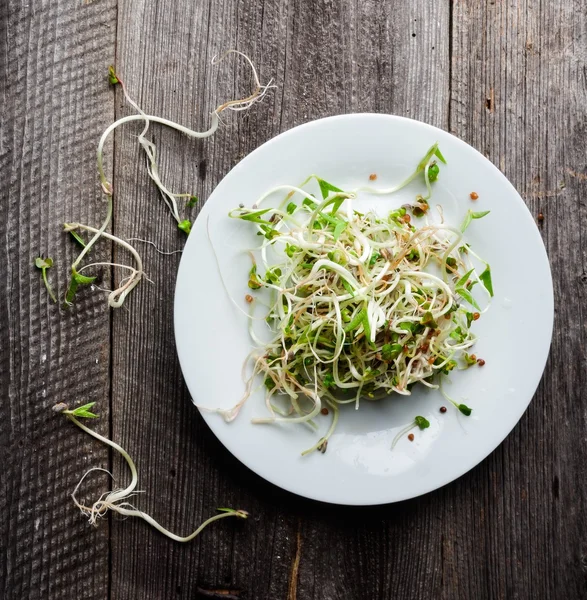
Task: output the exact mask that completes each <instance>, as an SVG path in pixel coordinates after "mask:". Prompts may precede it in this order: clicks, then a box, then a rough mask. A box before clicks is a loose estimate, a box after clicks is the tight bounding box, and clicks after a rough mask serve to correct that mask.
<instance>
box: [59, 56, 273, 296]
mask: <svg viewBox="0 0 587 600" xmlns="http://www.w3.org/2000/svg"><path fill="white" fill-rule="evenodd" d="M229 54H235V55H237V56H240V57H241V58H243V59H244V60H245V61H246V63H247V64H248V65H249V67H250V68H251V72H252V76H253V82H254V89H253V91H252V93H251V94H249V95H248V96H246V97H245V98H240V99H236V100H229V101H227V102H224V103H223V104H221V105H220V106H218V107H217V108H216V109H215V110H214V111H213V112H212V114H211V118H210V126H209V128H208V129H207V130H206V131H194V130H192V129H189V128H188V127H184V126H183V125H180V124H178V123H175V122H173V121H170V120H168V119H164V118H162V117H157V116H152V115H147V114H146V113H145V112H144V111H143V110H142V109H141V108H140V107H139V106H138V104H137V103H136V102H135V101H134V100H133V99H132V98H131V96H130V95H129V93H128V91H127V89H126V86H125V85H124V83H123V81H122V79H121V78H120V76H119V75H118V74H117V73H116V72H115V70H114V68H113V67H110V69H109V77H108V78H109V82H110V83H111V84H112V85H120V86H121V89H122V91H123V93H124V97H125V99H126V100H127V102H128V103H129V104H130V105H131V106H132V107H133V108H134V109H135V110H136V111H137V113H138V114H132V115H127V116H125V117H122V118H120V119H118V120H117V121H116V122H114V123H112V124H111V125H110V126H109V127H107V128H106V130H105V131H104V133H103V134H102V137H101V138H100V141H99V143H98V150H97V165H98V175H99V178H100V184H101V187H102V191H103V192H104V194H105V195H106V198H107V210H106V217H105V219H104V221H103V223H102V225H101V226H100V227H99V228H98V229H95V228H90V227H88V226H82V225H80V224H75V225H76V227H77V228H84V229H86V230H87V231H91V232H93V233H94V235H93V236H92V237H91V238H90V240H89V241H88V242H87V243H85V242H83V240H82V239H81V238H80V237H79V236H77V235H75V234H74V237H75V239H76V240H77V241H78V242H79V243H80V244H81V245H82V246H83V247H82V250H81V252H80V254H79V255H78V257H77V258H76V259H75V261H74V262H73V264H72V266H71V281H70V285H69V288H68V290H67V292H66V296H65V303H66V304H67V305H71V304H72V303H73V300H74V298H75V294H76V292H77V289H78V288H79V286H80V285H87V284H90V283H92V282H93V281H94V280H95V277H88V276H85V275H81V273H80V271H81V269H78V267H79V265H80V264H81V262H82V260H83V259H84V257H85V256H86V254H87V253H88V252H89V251H90V249H91V248H92V247H93V246H94V244H95V243H96V242H97V241H98V240H99V239H100V238H101V237H106V238H108V239H113V238H112V237H111V236H107V235H105V231H106V228H107V227H108V225H109V224H110V221H111V220H112V213H113V194H114V189H113V185H112V183H111V182H109V181H108V179H107V177H106V173H105V171H104V145H105V143H106V140H107V139H108V137H109V136H110V134H111V133H112V132H113V131H114V130H115V129H116V128H118V127H119V126H120V125H124V124H126V123H130V122H133V121H141V122H143V123H144V127H143V130H142V131H141V133H140V134H139V137H138V141H139V144H140V145H141V147H142V148H143V151H144V152H145V155H146V157H147V172H148V173H149V177H150V178H151V179H152V180H153V182H154V183H155V185H156V186H157V188H158V189H159V192H160V194H161V197H162V198H163V201H164V202H165V204H166V205H167V207H168V208H169V211H170V212H171V215H172V217H173V218H174V219H175V221H176V223H177V227H178V228H179V229H180V230H182V231H184V232H185V233H186V234H187V235H189V233H190V231H191V221H190V220H189V219H185V218H182V217H181V215H180V212H179V208H178V200H179V199H181V198H187V199H188V200H187V202H186V205H187V206H188V207H191V206H193V205H194V204H195V203H196V202H197V200H198V199H197V197H196V196H193V195H191V194H176V193H174V192H171V191H170V190H169V189H168V188H167V187H166V186H165V185H164V184H163V182H162V181H161V177H160V175H159V167H158V165H157V149H156V146H155V144H153V142H151V141H149V140H148V139H146V137H145V136H146V134H147V132H148V130H149V127H150V124H151V123H159V124H161V125H165V126H166V127H169V128H171V129H175V130H176V131H179V132H181V133H183V134H185V135H186V136H187V137H190V138H200V139H201V138H207V137H210V136H211V135H213V134H214V133H215V131H216V130H217V129H218V124H219V116H220V114H221V113H222V112H223V111H225V110H232V111H241V110H247V109H249V108H250V107H251V106H253V105H254V104H255V103H256V102H258V101H260V100H261V99H262V98H263V97H264V96H265V94H266V93H267V91H268V90H269V89H271V88H272V87H275V86H274V85H273V83H272V82H273V80H270V81H269V83H267V84H265V85H262V84H261V82H260V80H259V76H258V74H257V70H256V68H255V66H254V65H253V63H252V61H251V60H250V58H249V57H248V56H246V55H245V54H243V53H242V52H239V51H237V50H229V51H228V52H226V53H225V54H223V55H222V56H220V57H214V58H213V59H212V64H217V63H218V62H220V61H221V60H223V59H224V58H225V57H226V56H228V55H229ZM66 230H67V231H72V233H73V228H72V227H71V226H70V225H68V224H66ZM114 241H116V242H117V243H118V244H120V245H124V246H125V247H126V248H127V249H128V250H129V251H130V252H131V253H132V254H133V256H134V257H135V260H137V264H139V263H140V258H139V257H138V253H137V252H136V250H135V249H134V248H132V246H130V245H129V244H128V243H126V242H122V240H120V238H116V240H114ZM142 274H143V273H142V267H141V268H137V269H136V270H135V271H134V272H133V273H132V275H131V277H130V278H128V280H127V281H126V283H125V284H123V285H122V284H121V285H120V287H119V288H118V289H117V290H115V291H114V292H112V293H111V294H110V295H109V297H108V303H109V305H110V306H111V307H113V308H117V307H120V306H121V305H122V303H123V302H124V299H125V298H126V296H127V295H128V294H129V293H130V291H131V290H132V289H133V288H134V287H135V286H136V285H137V284H138V283H139V281H140V280H141V277H142Z"/></svg>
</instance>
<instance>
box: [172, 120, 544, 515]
mask: <svg viewBox="0 0 587 600" xmlns="http://www.w3.org/2000/svg"><path fill="white" fill-rule="evenodd" d="M356 119H370V120H371V119H384V120H389V121H399V122H409V123H410V125H412V126H415V127H417V128H420V129H424V130H428V131H432V132H438V133H439V134H441V135H442V136H443V137H446V136H450V137H451V138H452V140H453V141H454V142H455V143H457V144H458V145H460V146H462V147H464V148H466V149H467V151H469V152H471V151H472V152H473V153H474V154H476V155H477V156H478V157H479V158H480V159H481V160H482V161H483V162H484V163H486V164H487V165H488V167H489V169H490V170H491V171H492V172H493V174H494V176H496V177H499V178H500V179H501V180H502V181H503V182H504V183H505V184H506V185H507V186H508V187H509V189H510V191H512V192H513V194H514V195H515V196H516V197H517V199H516V201H517V202H519V203H520V205H521V206H523V207H524V209H525V211H523V214H524V215H525V218H526V219H527V220H528V221H529V222H531V223H532V226H533V227H532V235H533V236H534V237H535V239H537V240H538V241H539V244H538V247H539V248H540V250H541V253H542V256H541V257H537V260H542V259H544V260H543V262H544V266H545V267H546V273H547V275H548V278H547V280H546V281H545V282H544V288H543V289H542V291H544V292H546V294H545V296H547V297H545V301H546V302H547V303H548V308H549V310H548V315H547V318H548V322H543V323H542V326H543V327H545V326H546V325H548V336H547V340H548V342H547V343H545V345H544V355H543V357H542V359H541V361H540V370H539V372H540V376H539V377H538V378H537V381H536V384H535V385H534V386H532V388H533V389H532V393H531V395H530V398H529V400H528V401H527V402H524V406H523V408H522V409H521V410H520V411H519V414H517V416H516V418H515V420H514V419H513V418H512V425H511V427H509V428H508V429H507V431H506V432H505V433H504V435H503V436H500V437H499V438H496V442H495V443H492V444H491V448H489V450H488V451H487V452H482V453H481V454H482V456H481V457H480V458H478V459H477V458H476V459H475V461H476V462H475V463H474V464H471V465H468V466H467V467H466V468H464V469H463V470H459V471H458V472H457V473H456V474H454V475H452V474H451V475H449V477H448V478H447V479H445V480H443V481H442V482H441V483H438V484H437V485H434V486H433V487H429V488H427V489H426V490H425V491H416V493H409V492H408V493H406V494H404V495H401V494H400V495H399V496H397V497H394V499H392V500H385V501H381V500H376V501H372V502H371V501H353V500H349V501H341V500H333V499H330V498H326V497H323V496H322V495H321V494H319V493H318V494H316V493H312V491H311V490H309V491H308V493H302V492H300V491H299V490H298V489H295V488H292V487H290V486H288V485H284V484H283V483H282V482H277V481H276V480H275V479H274V478H273V477H272V476H270V475H267V474H261V473H259V472H258V471H257V470H256V469H255V468H254V467H253V466H251V465H250V463H249V462H247V461H246V460H243V458H241V457H240V456H239V455H238V454H237V453H235V452H234V451H233V450H232V449H231V448H229V447H228V446H227V445H226V443H225V442H224V440H223V439H222V438H221V437H219V436H218V435H217V434H216V432H215V430H214V428H213V427H212V426H211V425H210V419H211V418H214V417H215V416H217V415H213V414H212V413H209V412H206V411H205V410H202V409H201V408H199V407H197V408H198V411H199V412H200V415H201V416H202V418H203V420H204V422H205V423H206V425H207V426H208V427H209V428H210V430H211V431H212V433H213V434H214V436H215V437H216V439H217V440H218V441H219V442H220V443H221V444H222V445H223V446H224V447H225V448H226V449H227V450H228V451H229V452H230V453H231V454H232V455H233V456H234V457H235V458H236V459H237V460H238V461H239V462H240V463H241V464H242V465H243V466H245V467H246V468H247V469H249V470H250V471H252V472H253V473H255V475H256V476H258V477H261V478H262V479H264V480H265V481H268V482H269V483H270V484H272V485H275V486H276V487H279V488H280V489H282V490H285V491H287V492H290V493H292V494H295V495H297V496H299V497H302V498H308V499H311V500H315V501H319V502H324V503H326V504H333V505H338V506H384V505H387V504H394V503H396V502H402V501H405V500H409V499H412V498H418V497H420V496H422V495H425V494H428V493H431V492H433V491H435V490H438V489H440V488H441V487H444V486H446V485H448V484H450V483H453V482H454V481H456V480H457V479H459V478H460V477H462V476H463V475H465V474H466V473H468V472H470V471H472V470H473V469H475V468H476V467H478V466H479V465H480V464H481V463H482V462H483V461H484V460H485V459H486V458H487V457H488V456H489V455H490V454H491V453H493V452H494V451H495V450H497V448H498V447H499V446H500V445H501V444H502V443H503V442H504V440H505V439H506V438H507V437H508V436H509V435H510V434H511V433H512V431H513V430H514V429H515V427H516V426H517V425H518V424H519V422H520V420H521V418H522V417H523V415H524V414H525V412H526V411H527V410H528V407H529V406H530V404H531V402H532V400H533V399H534V397H535V395H536V390H537V389H538V386H539V385H540V383H541V381H542V379H543V377H544V372H545V368H546V364H547V361H548V358H549V356H550V350H551V346H552V336H553V330H554V287H553V280H552V270H551V266H550V260H549V257H548V252H547V249H546V244H545V243H544V240H543V238H542V236H541V235H540V231H539V229H538V227H537V226H536V223H535V221H534V219H533V217H532V213H531V212H530V209H529V208H528V205H527V204H526V202H525V201H524V199H523V198H522V196H521V195H520V194H519V192H518V191H517V190H516V188H515V187H514V185H513V184H512V183H511V182H510V181H509V179H508V178H507V177H506V176H505V175H504V174H503V173H502V172H501V170H500V169H499V168H498V167H497V166H496V165H495V164H494V163H493V162H492V161H491V160H489V159H488V158H487V157H485V156H484V155H483V154H482V153H481V152H479V151H478V150H477V149H476V148H474V147H473V146H472V145H470V144H468V143H467V142H465V141H464V140H462V139H461V138H459V137H457V136H456V135H454V134H452V133H450V132H448V131H446V130H444V129H441V128H439V127H436V126H434V125H430V124H428V123H426V122H424V121H420V120H417V119H412V118H409V117H404V116H400V115H393V114H387V113H372V112H358V113H345V114H338V115H331V116H328V117H321V118H318V119H313V120H310V121H306V122H304V123H301V124H299V125H296V126H294V127H291V128H290V129H287V130H286V131H283V132H281V133H279V134H277V135H276V136H274V137H272V138H270V139H268V140H266V141H265V142H264V143H263V144H261V145H259V146H257V147H256V148H255V149H254V150H252V151H251V152H249V154H247V155H246V156H245V157H244V158H243V159H242V160H240V161H239V162H238V163H237V164H236V165H234V166H233V167H232V168H231V169H230V170H229V171H228V172H227V173H226V175H224V177H223V178H222V179H221V181H220V182H219V183H218V184H217V185H216V187H215V188H214V189H213V190H212V192H211V193H210V196H209V197H208V199H207V200H206V202H205V203H204V205H203V207H202V209H201V210H200V212H199V213H198V215H197V217H196V220H198V219H200V218H205V217H206V216H207V215H208V213H209V212H210V211H211V210H212V209H211V208H210V207H211V205H212V203H211V202H210V201H211V200H213V198H214V195H215V194H216V193H217V190H218V189H219V188H220V187H221V186H222V184H223V183H224V182H225V180H226V179H228V178H229V177H230V176H231V175H234V174H235V172H239V171H241V170H242V169H246V168H247V164H248V163H249V162H250V161H251V160H254V155H255V154H257V153H258V152H260V151H261V149H263V148H267V147H269V146H271V145H273V144H275V143H278V141H281V140H283V139H284V138H287V137H288V136H290V135H292V134H294V132H299V131H300V130H305V129H308V130H309V129H312V128H313V127H317V126H320V125H321V124H323V123H325V122H332V121H339V120H356ZM189 243H190V238H189V237H188V240H187V242H186V245H185V246H184V253H182V257H181V260H180V263H179V266H178V269H177V278H176V283H175V288H174V301H173V329H174V339H175V345H176V351H177V356H178V359H179V364H180V368H181V371H182V376H183V379H184V382H185V385H186V387H187V388H188V392H190V400H192V403H194V401H193V398H192V395H191V390H190V386H189V384H188V380H187V378H186V376H185V372H186V370H187V368H188V365H187V364H186V363H185V361H186V360H187V357H185V356H184V357H183V359H182V354H181V352H180V350H179V345H180V344H179V342H178V339H179V337H180V331H181V327H180V325H179V322H178V313H179V312H180V311H179V309H178V305H179V302H180V301H179V299H178V298H179V296H178V287H179V281H180V277H181V273H182V265H185V261H186V260H187V259H186V258H185V257H186V256H187V255H186V254H185V248H186V247H187V245H188V244H189ZM184 259H185V260H184ZM184 270H185V267H184ZM223 423H224V422H223Z"/></svg>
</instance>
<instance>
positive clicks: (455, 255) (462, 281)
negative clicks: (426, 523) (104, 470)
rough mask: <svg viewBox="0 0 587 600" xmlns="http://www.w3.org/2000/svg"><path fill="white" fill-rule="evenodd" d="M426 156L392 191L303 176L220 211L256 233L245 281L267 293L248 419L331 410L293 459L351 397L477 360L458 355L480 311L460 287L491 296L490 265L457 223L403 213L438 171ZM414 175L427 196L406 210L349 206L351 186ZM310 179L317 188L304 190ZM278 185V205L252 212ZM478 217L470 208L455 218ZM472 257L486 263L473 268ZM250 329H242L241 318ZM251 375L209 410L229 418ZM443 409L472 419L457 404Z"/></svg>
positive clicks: (399, 388) (405, 387)
mask: <svg viewBox="0 0 587 600" xmlns="http://www.w3.org/2000/svg"><path fill="white" fill-rule="evenodd" d="M435 157H436V158H438V159H439V160H440V161H441V162H442V163H445V162H446V161H445V159H444V157H443V156H442V154H441V153H440V151H439V149H438V145H437V144H434V145H433V146H432V147H431V148H430V149H429V150H428V152H427V153H426V155H425V156H424V158H423V159H422V160H421V161H420V162H419V164H418V166H417V167H416V170H415V171H414V173H412V174H411V175H410V176H408V177H407V178H406V179H405V180H404V181H403V182H402V183H400V184H399V185H396V186H393V187H391V188H387V189H375V188H360V189H357V190H353V191H349V192H345V191H343V190H342V189H340V188H339V187H336V186H335V185H333V184H331V183H328V182H326V181H324V180H323V179H321V178H320V177H318V176H317V175H311V176H310V177H308V179H306V181H305V182H304V183H303V184H301V185H300V186H298V187H295V186H283V185H282V186H278V187H276V188H273V189H272V190H269V192H267V193H265V194H263V196H262V197H261V198H260V199H259V200H257V201H256V202H255V203H254V204H253V206H252V207H251V208H246V207H244V206H243V205H241V206H239V207H238V208H236V209H234V210H232V211H230V213H229V216H230V217H232V218H236V219H240V220H243V221H248V222H249V223H250V224H251V226H253V227H255V228H256V229H257V235H259V236H260V237H261V240H262V243H261V246H260V248H259V249H258V250H259V252H258V254H259V256H258V257H257V256H253V266H252V268H251V270H250V272H249V275H248V288H250V289H251V290H253V293H254V292H256V291H265V293H268V294H269V296H270V298H271V302H270V309H269V311H268V313H267V314H266V319H265V320H266V322H267V324H268V325H269V328H270V330H271V332H272V334H273V337H272V339H271V340H270V341H269V342H267V343H258V342H259V338H258V337H257V336H256V335H254V334H253V341H255V342H257V345H258V346H259V348H257V349H255V350H253V352H252V353H251V354H250V355H249V357H248V358H247V363H248V364H252V365H253V367H252V375H251V379H252V378H254V377H256V376H261V377H262V378H263V381H264V385H265V388H266V405H267V407H268V411H269V414H268V415H267V416H265V417H261V418H255V419H253V422H254V423H305V424H310V425H312V424H314V425H315V420H316V418H317V415H318V414H319V413H320V410H321V407H322V406H323V405H324V403H326V404H327V405H328V406H329V407H330V408H331V409H333V417H332V424H331V426H330V428H329V429H328V431H327V432H326V434H325V435H324V437H322V438H321V439H320V440H319V441H318V442H317V443H316V444H315V445H314V446H313V447H312V448H310V449H308V450H307V451H305V452H304V453H303V454H307V453H308V452H311V451H312V450H316V449H318V450H320V451H322V452H324V450H325V449H326V445H327V443H328V439H329V438H330V436H331V435H332V433H333V431H334V429H335V427H336V422H337V420H338V417H339V410H338V409H339V407H340V406H342V405H343V404H349V403H352V404H355V407H356V408H357V409H358V408H359V405H360V401H361V400H362V399H366V400H378V399H381V398H385V397H388V396H389V395H391V394H393V393H396V394H401V395H410V394H411V390H412V388H413V386H414V385H415V384H417V383H420V384H421V385H423V386H426V387H428V388H432V389H438V388H439V385H440V382H441V380H442V378H443V377H445V376H447V375H448V374H449V373H450V372H451V371H453V370H455V369H456V370H459V369H467V368H469V367H470V366H471V365H472V364H479V363H477V362H476V361H474V360H473V361H472V359H471V356H470V355H469V354H468V352H469V350H470V348H471V347H472V346H473V345H474V343H475V340H476V337H475V335H474V334H473V333H472V332H471V330H470V327H471V324H472V322H473V321H475V320H477V319H478V318H479V316H480V315H481V314H482V313H484V312H485V310H487V307H485V308H484V309H482V308H481V307H480V304H479V301H478V300H477V299H476V298H475V297H474V296H473V293H472V291H471V290H472V288H473V286H474V285H475V284H476V283H482V288H483V289H484V290H485V292H486V293H487V295H488V297H491V296H493V287H492V283H491V271H490V268H489V265H487V263H485V261H482V260H481V259H479V258H478V257H477V256H476V255H474V253H473V252H472V251H470V246H469V245H468V244H464V242H463V232H464V230H465V229H466V226H465V227H461V228H458V227H452V226H450V225H447V224H445V223H444V220H443V217H442V211H441V210H440V211H439V212H440V216H441V222H440V223H433V222H431V221H428V219H426V221H425V223H424V224H423V226H421V227H416V226H414V224H413V223H412V217H411V216H410V214H409V212H408V211H411V212H412V214H413V215H414V217H416V218H421V217H425V216H426V214H427V211H428V208H429V206H428V199H429V198H430V197H431V192H432V184H433V182H434V181H436V180H437V179H438V176H439V172H440V169H439V166H438V164H437V163H436V161H435ZM422 175H423V177H424V183H425V185H426V187H427V190H428V194H427V196H426V197H423V196H418V197H417V205H416V206H410V205H407V206H403V207H401V208H398V209H394V210H391V211H390V212H389V214H388V215H387V216H385V217H384V216H380V215H378V214H376V213H375V212H373V211H368V212H366V213H361V212H358V211H357V210H354V208H353V202H354V201H355V200H356V199H357V197H358V195H359V194H360V192H361V191H364V192H369V193H371V194H392V193H395V192H397V191H398V190H400V189H402V188H404V187H405V186H407V185H409V184H410V183H411V182H412V181H414V180H415V179H416V178H417V177H418V176H422ZM311 180H315V182H316V183H317V184H318V190H317V191H318V192H319V194H313V193H311V190H309V189H303V188H304V186H306V185H307V184H309V183H310V182H311ZM285 190H287V192H288V193H287V195H286V197H285V199H284V200H283V201H282V202H281V203H280V204H279V205H278V206H277V207H275V208H273V207H267V208H264V207H263V208H261V204H262V202H263V201H264V200H265V199H267V198H268V197H269V196H271V195H272V194H274V193H275V192H276V191H285ZM320 196H321V199H320ZM487 214H488V211H486V212H482V213H472V212H470V211H469V213H467V219H466V225H468V224H469V223H470V221H471V220H472V219H479V218H482V217H484V216H485V215H487ZM467 220H468V222H467ZM471 256H475V257H476V258H477V259H478V260H479V262H480V263H481V264H483V265H484V266H485V270H484V271H483V272H482V273H481V275H477V266H476V265H475V264H474V263H473V262H472V258H471ZM435 271H439V273H438V274H435ZM473 309H474V310H475V311H476V312H472V310H473ZM250 324H251V326H250V330H251V332H252V333H253V327H252V319H251V321H250ZM251 379H249V380H248V382H247V386H246V391H245V396H244V397H243V399H241V401H240V402H239V403H238V404H237V405H236V406H235V407H233V408H232V409H230V410H217V411H216V412H219V413H221V414H222V415H223V416H224V417H225V418H226V419H227V420H232V419H234V418H235V417H236V415H237V413H238V411H239V410H240V408H241V407H242V405H243V404H244V402H245V401H246V399H247V398H248V397H249V396H250V394H251V390H252V387H251ZM451 402H452V401H451ZM453 404H455V406H456V407H457V408H458V409H459V410H460V412H461V413H463V414H465V415H469V414H471V410H472V409H469V408H468V407H467V406H465V405H462V404H458V403H455V402H453ZM415 425H417V426H419V427H420V428H421V429H424V428H426V427H427V426H428V425H429V423H428V421H427V420H426V419H424V417H417V418H416V421H415Z"/></svg>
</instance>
